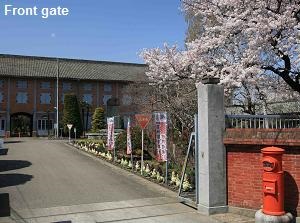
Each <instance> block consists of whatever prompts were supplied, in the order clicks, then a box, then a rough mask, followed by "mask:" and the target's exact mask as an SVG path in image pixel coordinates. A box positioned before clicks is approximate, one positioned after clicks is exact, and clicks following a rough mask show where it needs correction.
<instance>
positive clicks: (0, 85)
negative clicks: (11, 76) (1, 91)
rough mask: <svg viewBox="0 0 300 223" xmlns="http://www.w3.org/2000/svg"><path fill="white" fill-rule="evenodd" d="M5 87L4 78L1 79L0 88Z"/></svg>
mask: <svg viewBox="0 0 300 223" xmlns="http://www.w3.org/2000/svg"><path fill="white" fill-rule="evenodd" d="M3 87H4V80H0V88H3Z"/></svg>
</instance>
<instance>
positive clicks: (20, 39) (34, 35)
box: [0, 0, 186, 63]
mask: <svg viewBox="0 0 300 223" xmlns="http://www.w3.org/2000/svg"><path fill="white" fill-rule="evenodd" d="M5 5H13V6H14V7H33V6H37V8H38V10H37V11H38V13H39V15H38V16H12V15H9V16H5V15H4V7H5ZM57 6H61V7H67V8H68V9H69V10H70V14H69V15H68V16H52V17H49V18H48V19H42V18H41V15H40V9H41V8H44V7H47V8H53V7H57ZM179 7H180V0H2V1H0V30H1V31H0V32H1V35H0V54H18V55H35V56H50V57H66V58H81V59H91V60H106V61H121V62H132V63H136V62H137V63H143V61H142V59H141V58H140V57H139V52H140V51H141V50H142V49H143V48H154V47H162V46H163V44H164V43H165V42H167V43H169V44H176V43H177V44H178V45H179V46H180V47H181V48H183V44H184V37H185V31H186V23H185V21H184V16H183V14H182V12H181V11H180V9H179Z"/></svg>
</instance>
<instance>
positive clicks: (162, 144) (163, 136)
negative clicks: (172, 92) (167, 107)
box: [154, 112, 168, 161]
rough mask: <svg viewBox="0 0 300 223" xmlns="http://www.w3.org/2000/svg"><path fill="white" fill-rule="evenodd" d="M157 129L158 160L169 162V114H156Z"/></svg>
mask: <svg viewBox="0 0 300 223" xmlns="http://www.w3.org/2000/svg"><path fill="white" fill-rule="evenodd" d="M154 118H155V129H156V159H157V160H158V161H167V160H168V154H167V152H168V148H167V128H168V123H167V113H166V112H155V113H154Z"/></svg>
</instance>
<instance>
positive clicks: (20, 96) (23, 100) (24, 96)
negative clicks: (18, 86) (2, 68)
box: [16, 92, 28, 104]
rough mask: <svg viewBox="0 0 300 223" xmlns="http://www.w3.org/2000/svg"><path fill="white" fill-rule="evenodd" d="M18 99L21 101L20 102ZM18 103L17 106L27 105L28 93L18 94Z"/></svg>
mask: <svg viewBox="0 0 300 223" xmlns="http://www.w3.org/2000/svg"><path fill="white" fill-rule="evenodd" d="M18 99H21V101H18ZM16 103H17V104H27V103H28V93H27V92H17V95H16Z"/></svg>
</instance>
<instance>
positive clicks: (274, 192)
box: [261, 147, 285, 216]
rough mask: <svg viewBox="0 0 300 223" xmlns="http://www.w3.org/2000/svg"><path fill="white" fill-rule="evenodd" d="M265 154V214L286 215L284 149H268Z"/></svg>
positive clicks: (263, 160)
mask: <svg viewBox="0 0 300 223" xmlns="http://www.w3.org/2000/svg"><path fill="white" fill-rule="evenodd" d="M261 152H262V154H263V159H262V164H263V171H264V172H263V209H262V211H263V213H265V214H267V215H275V216H279V215H284V214H285V212H284V181H283V171H282V155H283V153H284V149H281V148H278V147H266V148H264V149H262V150H261Z"/></svg>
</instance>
